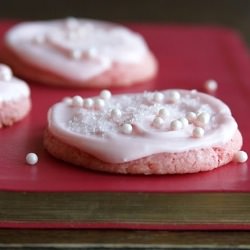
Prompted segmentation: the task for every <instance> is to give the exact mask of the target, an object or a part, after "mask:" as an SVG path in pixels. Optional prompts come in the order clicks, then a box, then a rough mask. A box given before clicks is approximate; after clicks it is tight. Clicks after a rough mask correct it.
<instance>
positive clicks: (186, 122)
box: [179, 117, 189, 128]
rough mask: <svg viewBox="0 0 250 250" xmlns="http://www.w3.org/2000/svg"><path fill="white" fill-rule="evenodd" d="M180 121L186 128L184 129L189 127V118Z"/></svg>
mask: <svg viewBox="0 0 250 250" xmlns="http://www.w3.org/2000/svg"><path fill="white" fill-rule="evenodd" d="M179 121H180V122H181V123H182V127H183V128H184V127H186V126H188V123H189V122H188V119H187V118H185V117H182V118H180V119H179Z"/></svg>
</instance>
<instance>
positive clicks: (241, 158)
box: [234, 151, 248, 163]
mask: <svg viewBox="0 0 250 250" xmlns="http://www.w3.org/2000/svg"><path fill="white" fill-rule="evenodd" d="M247 159H248V155H247V153H246V152H245V151H238V152H236V153H235V154H234V161H235V162H239V163H244V162H246V161H247Z"/></svg>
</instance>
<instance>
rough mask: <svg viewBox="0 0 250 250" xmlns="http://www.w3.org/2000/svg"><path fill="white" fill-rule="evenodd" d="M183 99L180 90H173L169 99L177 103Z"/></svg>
mask: <svg viewBox="0 0 250 250" xmlns="http://www.w3.org/2000/svg"><path fill="white" fill-rule="evenodd" d="M180 99H181V95H180V93H179V92H178V91H176V90H173V91H171V92H170V93H169V101H170V102H171V103H176V102H178V101H179V100H180Z"/></svg>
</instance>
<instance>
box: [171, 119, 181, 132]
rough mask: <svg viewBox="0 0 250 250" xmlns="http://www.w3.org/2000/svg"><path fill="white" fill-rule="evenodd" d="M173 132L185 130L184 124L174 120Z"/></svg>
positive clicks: (172, 123)
mask: <svg viewBox="0 0 250 250" xmlns="http://www.w3.org/2000/svg"><path fill="white" fill-rule="evenodd" d="M170 128H171V130H180V129H182V128H183V125H182V122H181V121H179V120H174V121H172V122H171V123H170Z"/></svg>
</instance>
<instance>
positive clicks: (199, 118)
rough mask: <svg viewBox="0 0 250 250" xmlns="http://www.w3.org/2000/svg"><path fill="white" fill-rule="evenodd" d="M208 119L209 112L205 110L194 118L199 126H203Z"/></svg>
mask: <svg viewBox="0 0 250 250" xmlns="http://www.w3.org/2000/svg"><path fill="white" fill-rule="evenodd" d="M209 121H210V114H209V113H207V112H201V113H200V114H199V115H198V116H197V119H196V123H197V125H199V126H204V125H206V124H208V123H209Z"/></svg>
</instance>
